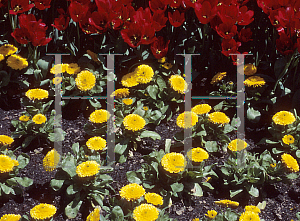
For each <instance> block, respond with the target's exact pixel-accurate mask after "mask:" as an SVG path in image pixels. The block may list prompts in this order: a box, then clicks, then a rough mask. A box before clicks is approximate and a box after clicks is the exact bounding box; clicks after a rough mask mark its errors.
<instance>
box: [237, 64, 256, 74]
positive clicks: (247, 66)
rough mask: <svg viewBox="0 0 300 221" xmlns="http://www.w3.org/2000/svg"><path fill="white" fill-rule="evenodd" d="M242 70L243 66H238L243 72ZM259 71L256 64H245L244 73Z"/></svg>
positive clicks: (239, 70)
mask: <svg viewBox="0 0 300 221" xmlns="http://www.w3.org/2000/svg"><path fill="white" fill-rule="evenodd" d="M241 71H242V66H239V68H238V72H241ZM256 72H257V68H256V67H255V65H253V64H245V65H244V74H245V75H248V76H250V75H253V74H255V73H256Z"/></svg>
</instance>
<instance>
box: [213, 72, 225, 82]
mask: <svg viewBox="0 0 300 221" xmlns="http://www.w3.org/2000/svg"><path fill="white" fill-rule="evenodd" d="M226 74H227V72H218V73H217V74H216V75H215V76H213V78H212V79H211V82H210V83H211V84H216V83H218V82H220V81H221V80H223V78H224V77H226Z"/></svg>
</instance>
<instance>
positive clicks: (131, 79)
mask: <svg viewBox="0 0 300 221" xmlns="http://www.w3.org/2000/svg"><path fill="white" fill-rule="evenodd" d="M121 83H122V85H123V86H124V87H134V86H137V85H138V84H139V82H137V78H136V73H135V72H131V73H128V74H126V75H124V76H123V77H122V79H121Z"/></svg>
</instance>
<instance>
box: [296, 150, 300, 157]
mask: <svg viewBox="0 0 300 221" xmlns="http://www.w3.org/2000/svg"><path fill="white" fill-rule="evenodd" d="M296 157H298V158H300V150H297V151H296Z"/></svg>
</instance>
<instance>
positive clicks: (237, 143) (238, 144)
mask: <svg viewBox="0 0 300 221" xmlns="http://www.w3.org/2000/svg"><path fill="white" fill-rule="evenodd" d="M247 146H248V144H247V143H246V142H245V141H243V140H241V139H235V140H232V141H231V142H230V143H229V144H228V149H229V150H231V151H240V150H243V149H245V148H246V147H247Z"/></svg>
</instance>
